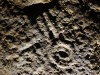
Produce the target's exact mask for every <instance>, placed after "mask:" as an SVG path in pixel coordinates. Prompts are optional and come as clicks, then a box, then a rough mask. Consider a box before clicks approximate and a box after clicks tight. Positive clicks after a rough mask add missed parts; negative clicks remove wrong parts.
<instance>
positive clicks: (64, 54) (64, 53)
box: [58, 51, 69, 58]
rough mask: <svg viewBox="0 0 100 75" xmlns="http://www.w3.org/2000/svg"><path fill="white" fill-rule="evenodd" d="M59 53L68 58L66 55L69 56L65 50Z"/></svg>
mask: <svg viewBox="0 0 100 75" xmlns="http://www.w3.org/2000/svg"><path fill="white" fill-rule="evenodd" d="M58 53H59V55H60V56H61V57H62V58H66V57H68V56H69V55H68V53H66V52H64V51H59V52H58Z"/></svg>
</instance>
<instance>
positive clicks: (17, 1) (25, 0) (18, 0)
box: [8, 0, 51, 8]
mask: <svg viewBox="0 0 100 75" xmlns="http://www.w3.org/2000/svg"><path fill="white" fill-rule="evenodd" d="M8 1H9V3H11V4H13V5H17V6H19V7H20V8H24V7H26V6H30V5H32V4H38V3H43V4H45V3H49V2H50V1H51V0H8Z"/></svg>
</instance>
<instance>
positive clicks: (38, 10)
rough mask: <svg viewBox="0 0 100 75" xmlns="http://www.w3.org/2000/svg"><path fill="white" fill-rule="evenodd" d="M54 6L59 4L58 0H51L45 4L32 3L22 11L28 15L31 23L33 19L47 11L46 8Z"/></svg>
mask: <svg viewBox="0 0 100 75" xmlns="http://www.w3.org/2000/svg"><path fill="white" fill-rule="evenodd" d="M54 6H59V3H58V0H52V1H51V2H50V3H46V4H42V3H39V4H33V5H31V6H27V7H25V8H24V9H22V11H23V12H24V14H25V15H27V16H28V18H29V19H30V21H31V23H32V24H33V23H34V22H35V19H36V18H37V17H38V16H39V15H41V14H43V12H47V11H48V9H51V8H53V7H54Z"/></svg>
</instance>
